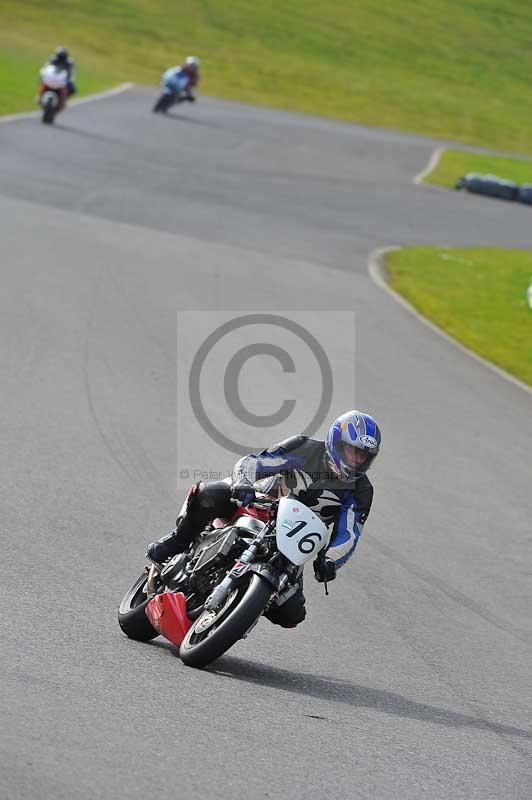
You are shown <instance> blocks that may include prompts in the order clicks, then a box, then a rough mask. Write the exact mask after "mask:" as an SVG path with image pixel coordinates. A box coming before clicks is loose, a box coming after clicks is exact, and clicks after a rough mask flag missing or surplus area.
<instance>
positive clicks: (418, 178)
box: [412, 147, 447, 183]
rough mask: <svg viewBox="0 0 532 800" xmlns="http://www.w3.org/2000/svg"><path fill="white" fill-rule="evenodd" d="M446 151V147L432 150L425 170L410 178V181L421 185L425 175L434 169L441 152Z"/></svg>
mask: <svg viewBox="0 0 532 800" xmlns="http://www.w3.org/2000/svg"><path fill="white" fill-rule="evenodd" d="M446 149H447V148H446V147H437V148H436V150H434V152H433V153H432V155H431V157H430V159H429V163H428V164H427V166H426V167H425V169H422V170H421V172H418V174H417V175H415V176H414V177H413V178H412V181H413V182H414V183H423V181H424V180H425V178H426V177H427V175H429V174H430V173H431V172H432V170H433V169H436V165H437V163H438V161H439V160H440V158H441V155H442V153H443V151H444V150H446Z"/></svg>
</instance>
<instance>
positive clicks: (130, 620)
mask: <svg viewBox="0 0 532 800" xmlns="http://www.w3.org/2000/svg"><path fill="white" fill-rule="evenodd" d="M147 579H148V575H147V573H146V572H143V573H142V575H141V576H140V577H139V578H138V579H137V580H136V581H135V583H134V584H133V586H132V587H131V588H130V589H128V591H127V592H126V594H125V596H124V599H123V600H122V602H121V603H120V607H119V609H118V624H119V625H120V627H121V628H122V630H123V631H124V633H125V634H126V636H129V638H130V639H135V640H136V641H137V642H149V641H150V639H155V637H156V636H158V635H159V634H158V632H157V631H156V630H155V628H154V627H153V625H152V624H151V622H150V621H149V619H148V617H147V616H146V613H145V609H146V606H147V605H148V598H147V596H146V594H145V592H144V588H145V586H146V581H147Z"/></svg>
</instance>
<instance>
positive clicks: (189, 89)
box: [164, 56, 200, 103]
mask: <svg viewBox="0 0 532 800" xmlns="http://www.w3.org/2000/svg"><path fill="white" fill-rule="evenodd" d="M199 67H200V60H199V58H197V57H196V56H188V58H186V59H185V63H184V64H181V66H179V67H170V69H167V70H166V72H165V73H164V81H165V84H166V85H167V86H170V87H173V86H175V89H176V91H179V87H180V85H181V79H182V78H183V77H185V78H186V79H187V81H188V83H187V84H186V90H185V92H186V96H185V99H186V100H188V101H189V102H191V103H193V102H194V101H195V100H196V94H195V92H194V88H195V87H196V86H197V85H198V83H199V79H200V74H199Z"/></svg>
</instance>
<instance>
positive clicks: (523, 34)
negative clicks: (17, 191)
mask: <svg viewBox="0 0 532 800" xmlns="http://www.w3.org/2000/svg"><path fill="white" fill-rule="evenodd" d="M1 9H2V11H1V17H2V24H1V26H0V52H2V54H3V55H2V58H1V60H0V113H8V112H11V111H16V110H24V109H26V108H30V107H31V106H32V97H33V94H34V86H35V74H36V72H37V69H38V67H39V66H40V65H41V63H42V62H43V61H44V59H45V58H46V57H48V55H49V54H50V52H51V50H52V49H53V48H54V47H55V46H57V45H58V44H64V45H66V46H68V47H69V48H71V50H72V52H73V54H74V55H75V57H76V58H77V61H78V64H79V86H80V90H81V91H82V92H86V91H89V90H90V91H92V90H94V89H98V88H102V87H103V86H110V85H112V84H116V83H119V82H122V81H125V80H132V81H136V82H140V83H147V84H155V83H157V82H158V80H159V77H160V73H161V71H162V69H163V68H164V67H167V66H169V65H171V64H173V63H176V62H178V61H179V60H180V59H181V58H182V57H183V56H184V55H186V54H187V53H190V52H194V53H196V54H197V55H199V56H200V57H202V58H203V67H204V69H203V87H202V88H203V91H204V92H206V93H207V94H211V95H216V96H219V97H227V98H231V99H235V100H242V101H246V102H251V103H258V104H264V105H270V106H277V107H279V108H289V109H294V110H299V111H306V112H311V113H316V114H320V115H322V116H330V117H335V118H341V119H346V120H352V121H357V122H363V123H366V124H369V125H377V126H381V127H387V128H394V129H401V130H410V131H416V132H419V133H424V134H432V135H436V136H444V137H451V138H455V139H458V140H460V141H463V142H468V143H472V144H480V145H485V146H489V147H498V148H504V149H506V150H513V151H514V152H527V151H528V150H530V151H531V152H532V127H531V126H530V125H529V108H530V107H531V105H532V82H531V81H530V79H529V76H530V74H531V72H532V48H530V46H529V45H530V37H531V32H532V5H530V4H528V3H523V2H522V0H505V3H504V4H501V3H500V0H476V2H475V3H474V4H472V3H463V2H462V0H432V2H431V3H428V4H420V3H419V2H418V1H417V0H394V2H393V3H388V4H382V3H375V2H374V0H357V2H356V3H353V2H352V0H337V2H336V3H334V4H333V5H332V6H331V8H328V9H327V10H326V11H325V12H324V6H323V3H322V2H319V0H291V2H289V3H286V2H285V1H284V0H231V2H230V3H228V2H226V0H181V2H180V3H175V4H173V3H169V2H167V0H166V1H164V0H107V1H105V0H92V2H91V0H68V1H67V0H57V2H56V3H55V4H54V5H53V7H50V5H49V4H43V3H42V2H40V0H24V2H22V3H21V2H20V0H2V5H1Z"/></svg>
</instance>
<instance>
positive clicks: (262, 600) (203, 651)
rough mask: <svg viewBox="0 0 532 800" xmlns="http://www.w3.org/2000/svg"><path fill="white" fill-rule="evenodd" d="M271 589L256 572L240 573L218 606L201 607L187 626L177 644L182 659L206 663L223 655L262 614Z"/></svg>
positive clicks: (195, 665) (205, 664)
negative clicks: (190, 624) (203, 608)
mask: <svg viewBox="0 0 532 800" xmlns="http://www.w3.org/2000/svg"><path fill="white" fill-rule="evenodd" d="M272 592H273V588H272V586H271V584H270V583H269V582H268V581H266V580H265V579H264V578H262V577H261V576H260V575H256V574H255V573H251V574H250V575H249V576H246V577H244V578H243V579H242V581H241V582H240V583H238V584H237V586H236V587H235V588H234V589H233V590H232V591H231V592H230V593H229V596H228V597H227V599H226V601H225V603H223V604H222V606H221V607H220V608H218V609H216V611H204V612H203V614H201V616H199V617H198V619H197V620H196V621H195V623H194V624H193V626H192V627H191V628H190V630H189V631H188V633H187V635H186V636H185V638H184V639H183V641H182V642H181V647H180V648H179V655H180V657H181V660H182V661H183V663H184V664H187V665H188V666H189V667H206V666H207V664H210V663H211V662H212V661H214V660H215V659H217V658H219V657H220V656H221V655H223V653H225V652H226V651H227V650H229V648H230V647H232V646H233V645H234V644H235V642H237V641H238V640H239V639H241V638H242V636H244V634H245V633H246V631H248V630H249V628H251V626H252V625H253V624H254V623H255V622H256V621H257V620H258V618H259V617H260V616H261V615H262V613H263V611H264V609H265V608H266V604H267V603H268V600H269V599H270V597H271V595H272Z"/></svg>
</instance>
